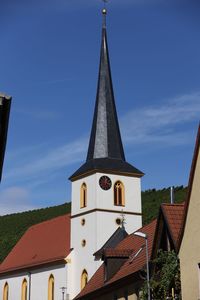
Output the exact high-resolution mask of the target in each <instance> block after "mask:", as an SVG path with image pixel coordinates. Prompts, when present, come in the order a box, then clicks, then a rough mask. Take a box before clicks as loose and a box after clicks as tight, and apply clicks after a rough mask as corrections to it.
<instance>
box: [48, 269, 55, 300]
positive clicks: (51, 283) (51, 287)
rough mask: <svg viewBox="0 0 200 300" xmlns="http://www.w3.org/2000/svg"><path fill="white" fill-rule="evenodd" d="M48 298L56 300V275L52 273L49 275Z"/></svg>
mask: <svg viewBox="0 0 200 300" xmlns="http://www.w3.org/2000/svg"><path fill="white" fill-rule="evenodd" d="M48 300H54V277H53V275H52V274H51V275H50V276H49V283H48Z"/></svg>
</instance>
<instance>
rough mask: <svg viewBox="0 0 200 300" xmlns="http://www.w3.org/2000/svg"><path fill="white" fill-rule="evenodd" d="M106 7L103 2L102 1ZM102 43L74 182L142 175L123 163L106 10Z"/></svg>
mask: <svg viewBox="0 0 200 300" xmlns="http://www.w3.org/2000/svg"><path fill="white" fill-rule="evenodd" d="M104 3H106V0H105V1H104ZM102 14H103V23H102V40H101V54H100V64H99V77H98V86H97V95H96V104H95V110H94V117H93V123H92V130H91V135H90V142H89V147H88V153H87V158H86V162H85V163H84V164H83V165H82V166H81V167H80V168H79V169H78V170H77V171H76V172H75V173H74V174H73V175H72V176H70V178H69V179H70V180H71V181H74V180H76V179H78V178H82V177H84V176H86V175H88V174H91V173H94V172H97V171H99V172H107V173H113V172H114V173H118V174H124V175H129V176H137V177H141V176H143V175H144V174H143V173H142V172H141V171H140V170H138V169H136V168H135V167H133V166H132V165H130V164H129V163H127V162H126V161H125V155H124V149H123V145H122V141H121V135H120V130H119V123H118V118H117V112H116V107H115V100H114V92H113V85H112V78H111V69H110V61H109V53H108V43H107V35H106V14H107V11H106V8H105V7H104V9H103V10H102Z"/></svg>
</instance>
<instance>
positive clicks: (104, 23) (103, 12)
mask: <svg viewBox="0 0 200 300" xmlns="http://www.w3.org/2000/svg"><path fill="white" fill-rule="evenodd" d="M102 1H103V3H104V7H103V9H102V14H103V28H106V14H107V9H106V3H108V0H102Z"/></svg>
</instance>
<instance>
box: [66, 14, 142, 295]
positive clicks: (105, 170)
mask: <svg viewBox="0 0 200 300" xmlns="http://www.w3.org/2000/svg"><path fill="white" fill-rule="evenodd" d="M142 176H143V173H142V172H141V171H139V170H138V169H136V168H135V167H133V166H132V165H130V164H129V163H127V162H126V159H125V155H124V149H123V144H122V140H121V135H120V129H119V124H118V118H117V112H116V107H115V100H114V92H113V85H112V78H111V68H110V61H109V53H108V44H107V33H106V10H105V9H104V10H103V26H102V40H101V53H100V65H99V76H98V86H97V95H96V104H95V110H94V117H93V123H92V130H91V135H90V141H89V146H88V153H87V158H86V162H85V163H84V164H83V165H82V166H81V167H80V168H79V169H78V170H77V171H76V172H75V173H74V174H73V175H72V176H71V177H70V180H71V181H72V209H71V248H72V249H73V251H72V253H71V267H70V268H71V270H70V272H71V275H70V276H72V279H71V280H70V281H71V283H70V286H71V288H70V289H71V293H72V295H73V296H75V295H76V294H77V293H79V292H80V289H81V288H82V287H83V286H84V285H85V283H86V281H87V280H89V279H90V278H91V276H92V275H93V274H94V272H95V271H96V270H97V268H98V267H99V265H100V263H101V262H99V261H95V260H94V256H93V254H94V253H95V252H96V251H98V250H99V249H100V248H101V247H102V246H103V245H104V243H105V242H106V241H107V240H108V239H109V238H110V237H111V235H112V234H113V233H114V232H115V231H116V230H117V228H118V227H119V226H124V227H125V230H126V231H127V232H128V233H132V232H133V231H135V230H137V229H138V228H140V227H141V226H142V215H141V185H140V178H141V177H142ZM122 219H123V221H122ZM121 223H122V224H121Z"/></svg>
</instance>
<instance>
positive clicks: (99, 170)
mask: <svg viewBox="0 0 200 300" xmlns="http://www.w3.org/2000/svg"><path fill="white" fill-rule="evenodd" d="M76 173H77V172H75V173H74V174H73V175H71V176H70V177H69V178H68V179H69V180H70V181H72V182H73V181H76V180H79V179H81V178H84V177H86V176H89V175H93V174H95V173H106V174H114V175H122V176H128V177H136V178H141V177H143V176H144V175H145V173H143V172H142V171H139V172H137V169H136V170H135V171H133V172H125V171H120V170H111V169H106V168H93V169H90V170H87V171H85V172H80V173H77V174H76Z"/></svg>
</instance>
